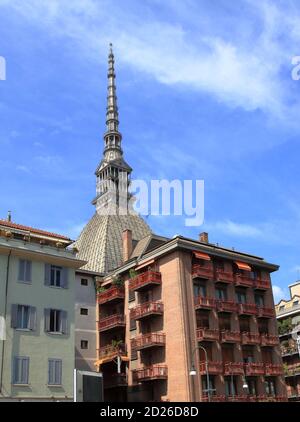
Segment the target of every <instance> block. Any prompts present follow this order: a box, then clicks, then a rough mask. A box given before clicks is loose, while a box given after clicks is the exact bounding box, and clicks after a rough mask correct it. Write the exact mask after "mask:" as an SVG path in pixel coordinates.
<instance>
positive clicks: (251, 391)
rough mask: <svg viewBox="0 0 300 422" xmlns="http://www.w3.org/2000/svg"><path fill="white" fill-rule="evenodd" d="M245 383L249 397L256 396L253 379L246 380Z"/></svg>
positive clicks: (255, 386)
mask: <svg viewBox="0 0 300 422" xmlns="http://www.w3.org/2000/svg"><path fill="white" fill-rule="evenodd" d="M246 383H247V385H248V391H249V395H250V396H256V395H257V385H256V380H255V379H253V378H246Z"/></svg>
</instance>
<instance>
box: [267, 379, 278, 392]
mask: <svg viewBox="0 0 300 422" xmlns="http://www.w3.org/2000/svg"><path fill="white" fill-rule="evenodd" d="M265 390H266V394H267V395H268V396H275V395H276V388H275V381H274V380H273V379H267V380H266V381H265Z"/></svg>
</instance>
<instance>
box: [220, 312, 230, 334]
mask: <svg viewBox="0 0 300 422" xmlns="http://www.w3.org/2000/svg"><path fill="white" fill-rule="evenodd" d="M219 328H220V330H221V331H222V330H229V331H230V330H231V315H228V314H225V313H224V314H219Z"/></svg>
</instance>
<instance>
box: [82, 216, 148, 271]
mask: <svg viewBox="0 0 300 422" xmlns="http://www.w3.org/2000/svg"><path fill="white" fill-rule="evenodd" d="M126 229H129V230H131V231H132V239H133V240H136V241H137V240H140V239H142V238H144V237H146V236H147V235H149V234H150V233H151V230H150V228H149V226H148V224H147V223H146V222H145V221H144V220H143V219H142V218H141V217H140V216H138V215H131V214H128V215H101V214H98V213H95V214H94V216H93V217H92V218H91V220H90V221H89V222H88V223H87V225H86V226H85V227H84V229H83V230H82V232H81V234H80V236H79V238H78V239H77V241H76V242H75V246H76V248H77V249H78V250H79V252H78V254H77V257H78V258H79V259H82V260H84V261H88V262H87V264H86V265H85V266H84V267H82V269H85V270H88V271H95V272H99V273H108V272H109V271H112V270H113V269H115V268H117V267H118V266H120V265H121V264H122V261H123V251H122V233H123V231H124V230H126Z"/></svg>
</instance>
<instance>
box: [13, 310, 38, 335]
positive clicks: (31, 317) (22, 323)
mask: <svg viewBox="0 0 300 422" xmlns="http://www.w3.org/2000/svg"><path fill="white" fill-rule="evenodd" d="M35 326H36V308H35V307H33V306H29V305H12V309H11V327H12V328H15V329H19V330H35Z"/></svg>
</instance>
